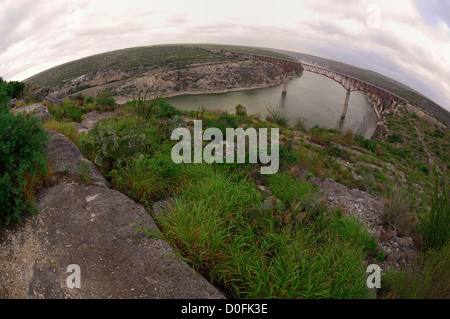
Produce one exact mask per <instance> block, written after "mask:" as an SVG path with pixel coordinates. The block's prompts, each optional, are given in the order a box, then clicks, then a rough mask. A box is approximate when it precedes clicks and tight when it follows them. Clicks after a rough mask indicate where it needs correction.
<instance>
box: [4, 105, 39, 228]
mask: <svg viewBox="0 0 450 319" xmlns="http://www.w3.org/2000/svg"><path fill="white" fill-rule="evenodd" d="M46 140H47V132H45V130H44V129H43V128H42V126H41V125H40V124H39V123H38V121H37V119H36V118H34V117H30V118H26V117H24V116H23V115H22V114H18V115H17V116H16V115H12V114H11V113H9V112H0V176H1V177H0V225H4V224H6V225H8V224H9V223H10V222H12V221H18V222H21V220H22V219H21V215H22V214H23V213H24V212H34V211H35V210H36V208H35V206H34V198H33V197H32V195H33V191H34V189H35V186H38V184H39V182H40V176H43V175H44V174H46V173H47V170H46V169H47V166H46V158H45V148H44V145H45V142H46Z"/></svg>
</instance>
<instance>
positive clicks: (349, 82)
mask: <svg viewBox="0 0 450 319" xmlns="http://www.w3.org/2000/svg"><path fill="white" fill-rule="evenodd" d="M233 53H234V54H238V55H244V56H248V57H251V58H253V59H255V60H258V61H263V62H269V63H272V64H275V65H276V66H278V67H280V68H281V69H282V70H283V71H284V72H286V73H290V72H293V71H308V72H312V73H316V74H319V75H323V76H325V77H327V78H329V79H331V80H333V81H336V82H337V83H339V84H340V85H342V87H343V88H344V89H346V90H347V92H353V91H360V92H363V93H366V94H372V95H376V96H378V97H379V98H380V99H381V100H387V101H390V102H391V103H394V102H397V103H398V102H407V100H406V99H404V98H402V97H400V96H398V95H396V94H394V93H392V92H389V91H387V90H385V89H382V88H380V87H378V86H375V85H373V84H370V83H367V82H365V81H363V80H360V79H358V78H355V77H352V76H349V75H346V74H342V73H339V72H336V71H332V70H329V69H325V68H321V67H319V66H316V65H311V64H307V63H303V62H299V61H289V60H284V59H279V58H274V57H269V56H264V55H255V54H247V53H238V52H233Z"/></svg>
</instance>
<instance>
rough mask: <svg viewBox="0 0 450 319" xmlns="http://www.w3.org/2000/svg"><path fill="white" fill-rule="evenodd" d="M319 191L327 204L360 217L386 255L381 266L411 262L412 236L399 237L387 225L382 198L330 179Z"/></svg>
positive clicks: (413, 257)
mask: <svg viewBox="0 0 450 319" xmlns="http://www.w3.org/2000/svg"><path fill="white" fill-rule="evenodd" d="M320 191H321V193H322V196H323V198H324V200H325V202H326V203H327V205H328V207H330V208H331V209H333V208H337V207H339V208H340V209H341V211H342V212H343V213H345V214H346V215H348V216H354V217H357V218H358V219H359V220H361V221H362V223H363V225H365V226H366V227H367V229H368V231H369V232H370V233H371V234H373V235H374V237H375V239H376V240H377V242H378V244H379V248H380V249H381V251H382V252H383V253H384V255H385V259H384V260H383V262H382V263H381V264H380V267H381V268H382V269H386V268H387V267H388V266H400V265H405V264H410V263H411V262H412V261H413V260H414V259H415V257H416V256H417V251H416V249H415V247H414V241H413V238H411V237H409V236H405V237H399V236H397V233H396V232H395V231H392V230H388V229H386V228H385V227H384V225H383V220H382V217H383V214H384V212H385V210H386V207H385V205H384V203H383V202H382V201H380V200H379V199H377V198H376V197H374V196H372V195H370V194H368V193H366V192H363V191H361V190H359V189H349V188H348V187H346V186H345V185H342V184H339V183H337V182H335V181H333V180H332V179H329V178H327V179H326V180H325V181H324V182H322V183H321V185H320Z"/></svg>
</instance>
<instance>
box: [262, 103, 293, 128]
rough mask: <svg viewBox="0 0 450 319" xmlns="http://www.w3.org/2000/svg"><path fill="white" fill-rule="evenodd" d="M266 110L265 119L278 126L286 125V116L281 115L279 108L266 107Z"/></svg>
mask: <svg viewBox="0 0 450 319" xmlns="http://www.w3.org/2000/svg"><path fill="white" fill-rule="evenodd" d="M267 112H269V114H268V116H267V120H268V121H270V122H273V123H275V124H277V125H279V126H287V125H288V123H289V121H288V119H287V118H285V117H283V116H282V115H281V112H280V111H279V110H276V109H273V108H270V107H267Z"/></svg>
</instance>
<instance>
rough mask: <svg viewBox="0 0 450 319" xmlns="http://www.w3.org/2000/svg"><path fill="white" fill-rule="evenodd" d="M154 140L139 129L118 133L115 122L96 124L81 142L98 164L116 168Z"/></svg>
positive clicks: (82, 147) (84, 150)
mask: <svg viewBox="0 0 450 319" xmlns="http://www.w3.org/2000/svg"><path fill="white" fill-rule="evenodd" d="M152 142H153V139H152V137H151V136H146V135H145V134H144V133H140V132H139V131H138V130H130V131H127V132H122V133H121V134H117V132H116V127H115V125H114V123H112V122H109V123H107V125H101V126H96V127H94V128H93V129H92V131H91V132H90V133H89V138H88V139H87V140H85V141H82V143H81V149H82V150H83V152H84V153H87V154H90V155H91V157H92V158H93V161H94V163H95V164H96V165H98V166H100V167H105V166H106V167H110V168H115V167H118V166H119V165H121V164H122V162H123V161H124V160H126V159H127V158H128V157H134V156H137V155H139V154H140V153H141V150H143V149H145V147H146V146H147V145H149V144H151V143H152Z"/></svg>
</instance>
